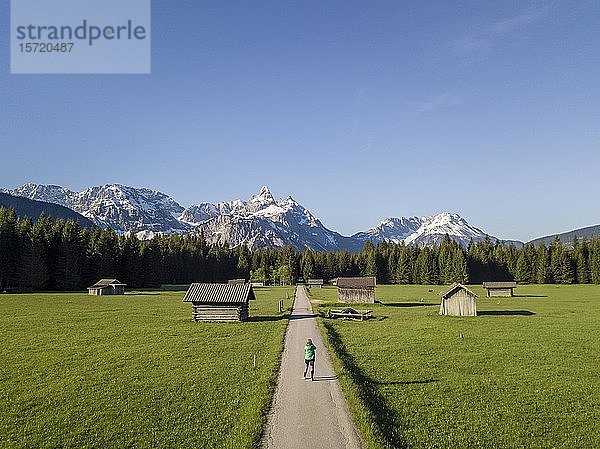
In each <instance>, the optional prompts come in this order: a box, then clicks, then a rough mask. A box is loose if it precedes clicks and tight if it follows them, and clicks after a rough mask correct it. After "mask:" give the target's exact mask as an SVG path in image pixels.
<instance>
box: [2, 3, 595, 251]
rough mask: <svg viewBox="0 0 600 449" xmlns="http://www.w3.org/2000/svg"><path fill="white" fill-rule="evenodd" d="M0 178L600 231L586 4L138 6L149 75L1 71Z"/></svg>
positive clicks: (323, 214)
mask: <svg viewBox="0 0 600 449" xmlns="http://www.w3.org/2000/svg"><path fill="white" fill-rule="evenodd" d="M0 15H1V17H2V22H1V23H0V30H2V39H1V43H0V64H1V68H2V70H1V73H0V98H1V107H0V152H1V155H2V156H1V161H2V164H1V169H0V173H1V175H0V176H1V178H0V179H1V182H0V187H5V188H14V187H17V186H19V185H21V184H23V183H25V182H35V183H52V184H59V185H62V186H65V187H68V188H71V189H73V190H82V189H84V188H86V187H89V186H92V185H100V184H104V183H112V182H118V183H123V184H127V185H132V186H135V187H149V188H153V189H157V190H161V191H163V192H165V193H167V194H169V195H171V196H172V197H173V198H174V199H175V200H177V201H178V202H180V203H181V204H182V205H183V206H189V205H191V204H194V203H198V202H203V201H220V200H229V199H234V198H247V197H248V196H249V195H250V194H252V193H254V192H256V191H258V189H259V188H260V186H262V185H268V186H270V187H271V190H272V191H273V193H274V195H275V196H276V197H286V196H288V195H292V196H293V197H294V198H296V199H297V200H298V201H299V202H300V203H302V204H303V205H304V206H306V207H308V208H309V209H310V210H311V211H312V212H313V213H314V214H315V215H316V216H317V217H318V218H320V219H321V220H322V221H323V223H324V224H325V226H327V227H329V228H330V229H334V230H337V231H339V232H342V233H345V234H350V233H354V232H357V231H360V230H364V229H367V228H370V227H372V226H374V225H375V224H376V223H377V222H378V221H379V220H381V219H383V218H385V217H390V216H401V215H404V216H409V215H410V216H412V215H429V214H434V213H438V212H442V211H451V212H457V213H459V214H461V215H462V216H463V217H465V218H466V219H467V220H468V221H469V222H470V223H471V224H473V225H474V226H477V227H480V228H482V229H483V230H485V231H486V232H488V233H491V234H492V235H496V236H498V237H500V238H514V239H521V240H528V239H531V238H534V237H538V236H541V235H545V234H549V233H555V232H559V231H565V230H569V229H573V228H577V227H582V226H587V225H592V224H597V223H600V210H599V209H598V200H597V198H598V193H599V192H600V176H599V172H600V170H599V169H600V81H599V80H600V26H599V23H600V2H598V1H596V0H592V1H584V0H581V1H554V2H541V1H540V2H514V1H498V2H480V1H472V2H449V1H447V0H443V1H427V2H420V1H414V2H401V1H377V2H367V1H363V2H351V1H335V2H333V1H295V2H285V1H281V0H279V1H272V2H267V1H260V2H229V1H214V2H204V1H197V0H170V1H167V0H160V1H159V0H153V1H152V74H151V75H72V76H66V75H11V74H10V67H9V60H10V59H9V54H8V44H7V40H8V36H9V34H8V29H9V16H10V15H9V5H8V1H6V0H5V1H2V2H1V9H0Z"/></svg>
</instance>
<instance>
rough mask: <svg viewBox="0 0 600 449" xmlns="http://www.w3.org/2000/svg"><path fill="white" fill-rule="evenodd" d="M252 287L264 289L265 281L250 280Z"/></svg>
mask: <svg viewBox="0 0 600 449" xmlns="http://www.w3.org/2000/svg"><path fill="white" fill-rule="evenodd" d="M249 283H250V285H251V286H252V287H264V286H265V281H264V280H263V279H250V281H249Z"/></svg>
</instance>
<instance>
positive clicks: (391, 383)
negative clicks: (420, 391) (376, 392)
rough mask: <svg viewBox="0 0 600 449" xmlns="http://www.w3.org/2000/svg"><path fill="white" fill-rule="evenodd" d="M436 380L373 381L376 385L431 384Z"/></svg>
mask: <svg viewBox="0 0 600 449" xmlns="http://www.w3.org/2000/svg"><path fill="white" fill-rule="evenodd" d="M434 382H438V380H437V379H424V380H388V381H379V380H376V381H373V383H375V384H377V385H420V384H432V383H434Z"/></svg>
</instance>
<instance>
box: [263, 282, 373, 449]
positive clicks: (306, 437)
mask: <svg viewBox="0 0 600 449" xmlns="http://www.w3.org/2000/svg"><path fill="white" fill-rule="evenodd" d="M307 338H311V339H312V340H313V342H314V344H315V345H316V346H317V356H316V362H315V380H314V381H311V380H310V379H308V380H303V379H302V373H303V371H304V344H305V343H306V339H307ZM261 446H262V447H263V448H268V449H293V448H301V447H306V448H311V449H320V448H324V449H325V448H327V449H338V448H339V449H361V448H362V447H363V445H362V442H361V440H360V438H359V436H358V434H357V433H356V429H355V427H354V424H353V423H352V419H351V418H350V415H349V413H348V406H347V404H346V399H345V398H344V396H343V394H342V390H341V389H340V385H339V382H338V381H337V377H336V375H335V373H334V371H333V367H332V366H331V359H330V357H329V353H328V352H327V348H326V347H325V345H324V344H323V339H322V338H321V334H320V332H319V330H318V329H317V324H316V320H315V317H314V315H313V313H312V309H311V306H310V302H309V301H308V298H307V296H306V293H305V291H304V287H302V286H300V287H298V288H297V289H296V298H295V301H294V308H293V311H292V315H291V318H290V323H289V325H288V329H287V332H286V335H285V343H284V350H283V358H282V360H281V369H280V371H279V377H278V380H277V388H276V391H275V397H274V399H273V406H272V407H271V411H270V414H269V418H268V422H267V427H266V429H265V432H264V435H263V439H262V443H261Z"/></svg>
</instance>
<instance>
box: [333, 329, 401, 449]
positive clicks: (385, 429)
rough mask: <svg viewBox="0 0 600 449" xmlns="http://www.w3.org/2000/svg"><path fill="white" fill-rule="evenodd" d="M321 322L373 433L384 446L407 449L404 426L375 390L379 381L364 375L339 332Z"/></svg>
mask: <svg viewBox="0 0 600 449" xmlns="http://www.w3.org/2000/svg"><path fill="white" fill-rule="evenodd" d="M323 324H324V326H325V329H326V330H327V334H328V336H329V341H330V342H331V345H332V346H333V348H334V350H335V352H336V354H337V356H338V357H339V359H340V361H341V362H342V365H343V366H344V371H346V372H347V373H348V374H349V375H350V377H351V378H352V381H353V382H354V384H355V385H356V386H357V389H358V394H359V397H360V400H361V401H362V403H363V404H364V405H365V407H366V408H367V410H368V411H369V414H370V415H371V416H372V418H373V420H374V426H375V429H374V434H376V435H377V434H379V435H381V438H382V439H383V442H384V444H385V447H394V448H398V449H408V448H409V446H408V443H407V442H406V441H405V440H404V438H403V437H402V430H403V428H404V426H403V424H402V422H401V421H400V416H398V413H397V412H396V411H395V410H393V409H391V408H390V407H388V406H387V404H386V402H385V398H384V396H383V395H381V393H379V391H378V390H377V386H378V385H379V383H378V382H377V381H374V380H373V379H371V378H369V377H368V376H367V375H365V373H364V372H363V371H362V370H361V369H360V368H359V367H358V366H357V365H356V362H355V361H354V357H352V355H351V354H349V353H348V351H347V350H346V347H345V346H344V342H343V341H342V338H341V337H340V334H338V333H337V331H336V330H335V329H334V327H333V325H332V324H330V323H327V322H324V323H323Z"/></svg>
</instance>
